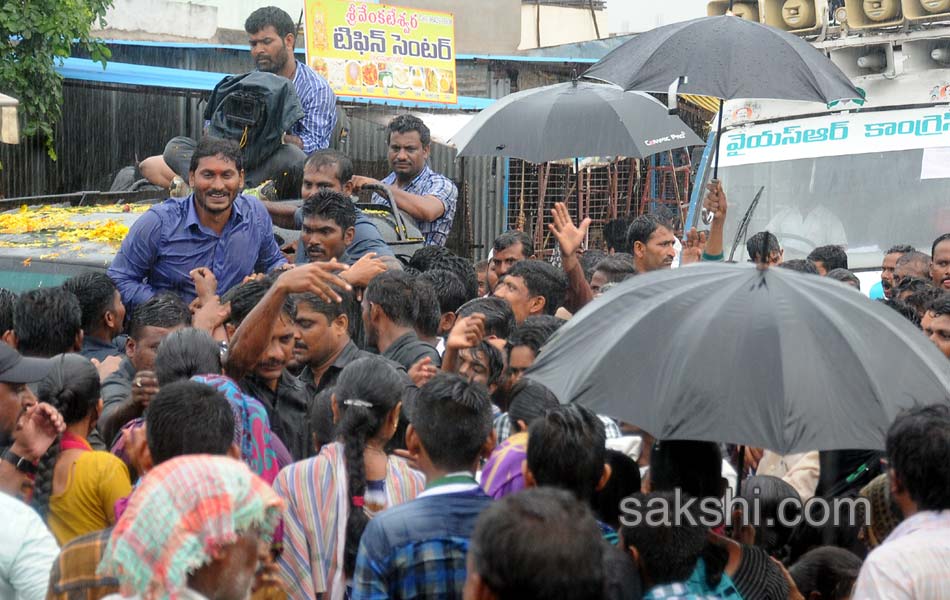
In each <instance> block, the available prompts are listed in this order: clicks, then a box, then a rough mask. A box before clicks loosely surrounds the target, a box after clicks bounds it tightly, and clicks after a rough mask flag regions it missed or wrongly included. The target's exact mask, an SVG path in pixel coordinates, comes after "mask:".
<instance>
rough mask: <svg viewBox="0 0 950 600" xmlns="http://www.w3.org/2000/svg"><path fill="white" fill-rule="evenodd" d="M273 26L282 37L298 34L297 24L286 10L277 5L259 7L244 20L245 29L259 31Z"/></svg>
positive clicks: (253, 31) (252, 31)
mask: <svg viewBox="0 0 950 600" xmlns="http://www.w3.org/2000/svg"><path fill="white" fill-rule="evenodd" d="M268 26H270V27H273V28H274V31H276V32H277V35H279V36H280V37H282V38H283V37H286V36H288V35H291V34H292V35H293V36H294V37H295V38H296V36H297V25H296V24H295V23H294V21H293V19H291V18H290V15H288V14H287V13H286V12H285V11H284V10H282V9H280V8H277V7H276V6H264V7H261V8H258V9H257V10H255V11H254V12H252V13H251V14H250V16H248V18H247V20H246V21H244V31H246V32H248V33H257V32H258V31H260V30H262V29H264V28H265V27H268Z"/></svg>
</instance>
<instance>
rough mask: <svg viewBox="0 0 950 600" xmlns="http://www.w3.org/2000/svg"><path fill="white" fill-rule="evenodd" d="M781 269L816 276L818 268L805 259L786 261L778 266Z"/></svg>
mask: <svg viewBox="0 0 950 600" xmlns="http://www.w3.org/2000/svg"><path fill="white" fill-rule="evenodd" d="M779 268H781V269H788V270H789V271H797V272H799V273H805V274H807V275H818V267H816V266H815V263H813V262H811V261H810V260H808V259H807V258H796V259H794V260H786V261H785V262H783V263H782V264H780V265H779Z"/></svg>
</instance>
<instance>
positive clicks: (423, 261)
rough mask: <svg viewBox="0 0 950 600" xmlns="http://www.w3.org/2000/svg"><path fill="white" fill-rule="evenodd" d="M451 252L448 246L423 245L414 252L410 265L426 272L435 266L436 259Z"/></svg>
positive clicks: (421, 271)
mask: <svg viewBox="0 0 950 600" xmlns="http://www.w3.org/2000/svg"><path fill="white" fill-rule="evenodd" d="M451 254H452V253H451V252H449V250H448V248H445V247H444V246H423V247H422V248H419V249H418V250H416V251H415V252H413V254H412V257H411V258H410V259H409V266H410V267H412V268H413V269H416V270H417V271H419V272H420V273H425V272H426V271H428V270H429V269H432V268H434V267H433V266H432V265H433V263H434V262H435V261H436V259H438V258H441V257H443V256H449V255H451Z"/></svg>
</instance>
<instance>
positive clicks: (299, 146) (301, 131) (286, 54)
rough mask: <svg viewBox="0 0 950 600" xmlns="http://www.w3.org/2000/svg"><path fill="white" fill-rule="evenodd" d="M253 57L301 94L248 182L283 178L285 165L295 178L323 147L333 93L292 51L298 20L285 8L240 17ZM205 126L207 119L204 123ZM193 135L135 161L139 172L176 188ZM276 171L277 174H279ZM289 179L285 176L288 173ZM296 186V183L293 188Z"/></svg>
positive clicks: (331, 124)
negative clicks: (295, 113) (291, 119)
mask: <svg viewBox="0 0 950 600" xmlns="http://www.w3.org/2000/svg"><path fill="white" fill-rule="evenodd" d="M244 29H245V30H246V31H247V34H248V43H249V44H250V49H251V58H253V60H254V65H255V66H256V67H257V70H258V71H261V72H264V73H272V74H274V75H277V76H280V77H283V78H285V79H289V80H290V81H291V82H292V83H293V88H294V91H295V92H296V95H297V98H298V99H299V100H300V106H301V108H302V109H303V117H302V118H301V119H299V120H298V121H297V122H296V123H294V124H293V126H292V127H291V128H290V129H289V130H288V131H287V132H286V133H285V134H284V135H283V142H284V143H283V144H282V145H281V146H280V148H278V150H277V151H276V152H274V154H273V155H272V156H271V157H270V158H269V159H267V160H266V161H265V162H264V163H263V164H262V165H260V166H258V168H256V169H254V170H253V171H251V172H249V173H248V176H247V180H248V185H249V186H251V187H255V186H257V185H260V184H261V183H262V182H263V181H265V180H266V179H269V178H274V179H275V180H276V179H281V180H282V179H284V178H286V177H285V176H286V175H287V174H286V173H284V171H286V170H287V167H288V166H291V167H293V168H292V170H294V171H296V173H294V175H295V178H296V180H297V181H299V177H300V174H299V169H300V165H301V164H302V163H303V161H304V159H305V158H306V156H307V155H309V154H310V153H312V152H314V151H316V150H321V149H324V148H327V147H328V146H329V145H330V136H331V134H332V133H333V128H334V126H335V125H336V96H335V95H334V93H333V90H332V89H331V88H330V84H328V83H327V81H326V80H325V79H324V78H323V77H321V76H320V75H318V74H317V73H316V72H314V71H313V69H311V68H310V67H308V66H307V65H306V64H304V63H302V62H300V61H298V60H297V59H296V58H295V57H294V46H295V45H296V39H297V26H296V24H295V23H294V21H293V19H291V18H290V15H288V14H287V13H286V12H285V11H284V10H281V9H280V8H277V7H275V6H265V7H263V8H259V9H257V10H255V11H254V12H253V13H251V14H250V16H248V18H247V20H246V21H245V23H244ZM206 126H207V124H206ZM194 144H195V142H194V140H192V139H190V138H187V137H184V136H178V137H175V138H173V139H172V140H171V141H169V143H168V144H167V145H166V147H165V151H164V153H163V154H162V155H160V156H151V157H149V158H146V159H145V160H143V161H142V162H141V163H140V164H139V170H140V171H141V172H142V175H143V176H144V177H145V178H146V179H148V180H149V181H150V182H151V183H153V184H155V185H159V186H162V187H166V188H175V189H179V188H178V186H179V185H180V184H181V183H187V182H180V181H176V180H177V179H181V178H179V177H178V175H182V176H184V173H182V169H183V167H182V166H180V165H181V162H182V160H184V161H186V162H187V160H188V153H189V152H191V151H192V150H193V149H194ZM278 173H279V174H280V175H277V174H278ZM288 180H289V178H288ZM294 192H296V183H294V184H293V191H292V192H289V193H294Z"/></svg>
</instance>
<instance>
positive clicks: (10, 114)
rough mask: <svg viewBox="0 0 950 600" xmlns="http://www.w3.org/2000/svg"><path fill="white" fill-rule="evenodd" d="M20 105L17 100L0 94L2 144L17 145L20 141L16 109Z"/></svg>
mask: <svg viewBox="0 0 950 600" xmlns="http://www.w3.org/2000/svg"><path fill="white" fill-rule="evenodd" d="M19 104H20V102H19V100H17V99H16V98H11V97H10V96H5V95H3V94H0V142H3V143H4V144H17V143H19V141H20V126H19V123H18V122H17V115H16V109H17V106H18V105H19Z"/></svg>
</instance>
